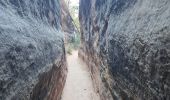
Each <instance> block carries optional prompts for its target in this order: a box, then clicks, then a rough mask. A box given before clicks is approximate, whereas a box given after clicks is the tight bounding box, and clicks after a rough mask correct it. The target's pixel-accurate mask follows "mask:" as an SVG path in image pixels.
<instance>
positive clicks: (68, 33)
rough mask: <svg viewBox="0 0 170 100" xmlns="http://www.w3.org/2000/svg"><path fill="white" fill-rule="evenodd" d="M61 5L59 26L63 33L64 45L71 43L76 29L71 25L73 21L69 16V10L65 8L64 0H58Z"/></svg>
mask: <svg viewBox="0 0 170 100" xmlns="http://www.w3.org/2000/svg"><path fill="white" fill-rule="evenodd" d="M60 4H61V26H62V31H64V32H65V33H64V35H65V36H64V39H65V43H67V42H71V41H72V40H73V38H74V36H75V32H76V28H75V25H74V23H73V19H72V17H71V15H70V12H69V8H68V7H67V5H66V3H65V0H60Z"/></svg>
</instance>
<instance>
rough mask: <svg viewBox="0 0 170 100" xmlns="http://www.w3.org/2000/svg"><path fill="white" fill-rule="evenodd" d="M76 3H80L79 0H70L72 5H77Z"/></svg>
mask: <svg viewBox="0 0 170 100" xmlns="http://www.w3.org/2000/svg"><path fill="white" fill-rule="evenodd" d="M66 1H68V0H66ZM76 5H79V0H70V6H76Z"/></svg>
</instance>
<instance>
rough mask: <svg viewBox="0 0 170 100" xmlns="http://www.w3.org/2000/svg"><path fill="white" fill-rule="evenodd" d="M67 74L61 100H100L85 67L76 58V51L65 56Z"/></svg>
mask: <svg viewBox="0 0 170 100" xmlns="http://www.w3.org/2000/svg"><path fill="white" fill-rule="evenodd" d="M67 62H68V74H67V79H66V84H65V87H64V90H63V95H62V99H61V100H100V97H99V94H98V93H96V92H95V91H94V88H93V85H92V79H91V76H90V73H89V69H88V67H87V65H86V64H85V63H84V62H83V61H82V60H81V59H80V58H78V51H73V52H72V55H68V56H67Z"/></svg>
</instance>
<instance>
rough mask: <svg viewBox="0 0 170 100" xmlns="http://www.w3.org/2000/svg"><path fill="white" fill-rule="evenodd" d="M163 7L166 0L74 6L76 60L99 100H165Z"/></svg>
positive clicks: (100, 0) (167, 46)
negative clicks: (78, 33)
mask: <svg viewBox="0 0 170 100" xmlns="http://www.w3.org/2000/svg"><path fill="white" fill-rule="evenodd" d="M169 5H170V1H169V0H80V23H81V49H80V51H79V56H80V57H81V58H83V59H84V60H85V61H86V63H87V64H88V65H89V69H90V70H91V75H92V78H93V82H94V86H95V87H96V91H98V92H99V93H100V95H101V98H102V100H107V99H108V100H112V99H114V100H169V99H170V6H169Z"/></svg>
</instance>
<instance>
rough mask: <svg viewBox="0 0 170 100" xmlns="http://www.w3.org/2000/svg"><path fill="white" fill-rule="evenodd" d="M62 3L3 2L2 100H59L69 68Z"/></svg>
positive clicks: (50, 0) (39, 0)
mask: <svg viewBox="0 0 170 100" xmlns="http://www.w3.org/2000/svg"><path fill="white" fill-rule="evenodd" d="M60 23H61V14H60V3H59V0H1V1H0V100H59V99H60V96H61V92H62V89H63V87H64V83H65V78H66V73H67V68H66V62H65V50H64V42H63V33H62V32H60V30H61V25H60Z"/></svg>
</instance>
